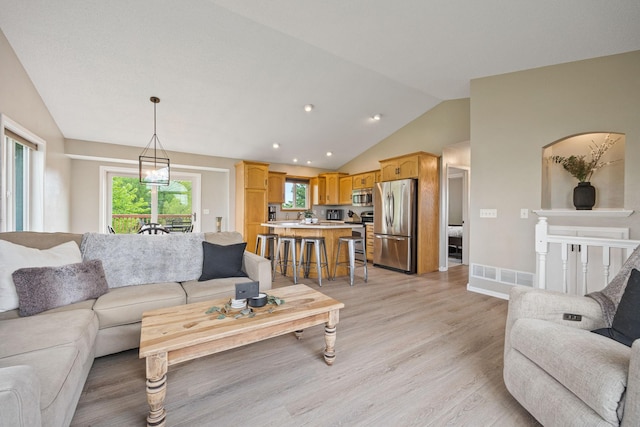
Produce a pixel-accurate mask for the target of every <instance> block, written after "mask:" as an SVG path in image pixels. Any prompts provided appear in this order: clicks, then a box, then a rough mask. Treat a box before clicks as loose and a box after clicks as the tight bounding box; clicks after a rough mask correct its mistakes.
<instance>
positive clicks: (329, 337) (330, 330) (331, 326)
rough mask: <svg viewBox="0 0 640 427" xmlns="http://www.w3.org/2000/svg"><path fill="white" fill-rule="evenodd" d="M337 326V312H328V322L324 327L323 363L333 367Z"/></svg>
mask: <svg viewBox="0 0 640 427" xmlns="http://www.w3.org/2000/svg"><path fill="white" fill-rule="evenodd" d="M337 324H338V310H335V311H331V312H329V320H328V321H327V323H326V324H325V327H324V343H325V347H324V361H325V362H326V363H327V365H329V366H331V365H333V362H334V360H335V358H336V350H335V345H336V325H337Z"/></svg>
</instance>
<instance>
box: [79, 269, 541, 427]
mask: <svg viewBox="0 0 640 427" xmlns="http://www.w3.org/2000/svg"><path fill="white" fill-rule="evenodd" d="M358 273H361V271H358ZM467 274H468V269H467V267H465V266H456V267H453V268H450V270H449V271H448V272H444V273H440V272H436V273H429V274H424V275H420V276H416V275H404V274H400V273H395V272H391V271H388V270H384V269H380V268H370V271H369V283H368V284H365V283H363V281H362V279H361V277H358V279H357V280H356V283H355V285H354V286H353V287H350V286H349V284H348V281H347V280H345V279H344V278H342V279H338V280H336V281H331V282H330V281H327V282H323V286H322V288H319V289H320V290H321V291H322V292H324V293H326V294H327V295H330V296H332V297H333V298H336V299H338V300H339V301H342V302H344V303H345V308H344V309H343V310H341V312H340V323H339V324H338V332H337V341H336V360H335V363H334V365H333V366H327V365H326V364H325V363H324V361H323V359H322V350H323V346H324V329H323V326H316V327H313V328H310V329H308V330H305V332H304V337H303V339H302V340H301V341H297V340H296V339H295V337H294V336H293V334H291V335H284V336H280V337H276V338H272V339H269V340H266V341H262V342H259V343H255V344H251V345H248V346H245V347H242V348H237V349H234V350H229V351H227V352H223V353H220V354H215V355H212V356H208V357H204V358H202V359H198V360H194V361H190V362H186V363H184V364H181V365H177V366H174V367H171V368H170V369H169V374H168V382H167V384H168V390H167V399H166V408H167V424H168V425H169V426H210V425H229V426H231V425H243V424H244V425H259V426H338V425H343V426H372V425H377V426H428V425H433V426H442V425H453V426H538V425H539V424H538V423H537V422H536V421H535V419H534V418H533V417H532V416H531V415H529V414H528V413H527V412H526V411H525V410H524V409H523V408H522V407H521V406H520V405H519V404H518V403H517V402H516V401H515V400H514V399H513V398H512V397H511V396H510V395H509V393H508V392H507V390H506V388H505V386H504V383H503V381H502V348H503V342H504V337H503V335H504V324H505V319H506V312H507V302H506V301H503V300H500V299H496V298H492V297H488V296H484V295H479V294H475V293H471V292H467V290H466V283H467ZM301 283H305V284H308V285H310V286H312V287H314V289H318V287H317V283H316V282H315V281H314V280H306V279H305V280H302V281H301ZM289 284H292V281H291V280H290V279H289V278H286V277H278V278H277V280H276V282H275V283H274V287H281V286H286V285H289ZM144 371H145V363H144V360H139V359H138V353H137V351H136V350H131V351H127V352H123V353H119V354H116V355H111V356H106V357H102V358H99V359H96V360H95V362H94V365H93V368H92V370H91V373H90V374H89V379H88V381H87V383H86V385H85V388H84V391H83V393H82V396H81V398H80V403H79V405H78V408H77V411H76V414H75V417H74V419H73V422H72V424H71V425H72V426H142V425H145V417H146V415H147V411H148V406H147V403H146V394H145V372H144Z"/></svg>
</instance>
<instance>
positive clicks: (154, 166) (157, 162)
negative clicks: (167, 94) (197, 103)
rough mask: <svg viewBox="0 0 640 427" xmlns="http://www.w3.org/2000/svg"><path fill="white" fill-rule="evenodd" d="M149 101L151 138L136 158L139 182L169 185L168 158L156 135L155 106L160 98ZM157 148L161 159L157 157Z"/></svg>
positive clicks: (152, 98) (153, 97)
mask: <svg viewBox="0 0 640 427" xmlns="http://www.w3.org/2000/svg"><path fill="white" fill-rule="evenodd" d="M150 101H151V102H153V136H152V137H151V140H150V141H149V143H148V144H147V146H146V147H144V150H143V151H142V153H141V154H140V156H139V157H138V160H139V165H140V168H139V169H140V182H142V183H144V184H147V185H169V179H170V174H169V156H167V152H166V151H164V148H162V144H160V140H159V139H158V135H157V134H156V104H158V103H159V102H160V98H157V97H155V96H152V97H151V98H150ZM151 143H153V156H151V154H152V153H151ZM158 147H159V148H160V154H161V155H162V157H158ZM147 153H148V154H147Z"/></svg>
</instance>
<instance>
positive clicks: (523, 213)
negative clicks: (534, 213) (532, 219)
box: [520, 209, 529, 219]
mask: <svg viewBox="0 0 640 427" xmlns="http://www.w3.org/2000/svg"><path fill="white" fill-rule="evenodd" d="M520 218H522V219H527V218H529V209H520Z"/></svg>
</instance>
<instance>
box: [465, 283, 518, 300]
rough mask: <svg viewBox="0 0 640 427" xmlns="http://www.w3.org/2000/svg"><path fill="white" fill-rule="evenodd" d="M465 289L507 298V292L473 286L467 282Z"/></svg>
mask: <svg viewBox="0 0 640 427" xmlns="http://www.w3.org/2000/svg"><path fill="white" fill-rule="evenodd" d="M467 290H468V291H470V292H475V293H477V294H483V295H488V296H490V297H495V298H500V299H505V300H509V294H505V293H504V292H496V291H490V290H487V289H482V288H477V287H475V286H471V285H469V284H468V283H467Z"/></svg>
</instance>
